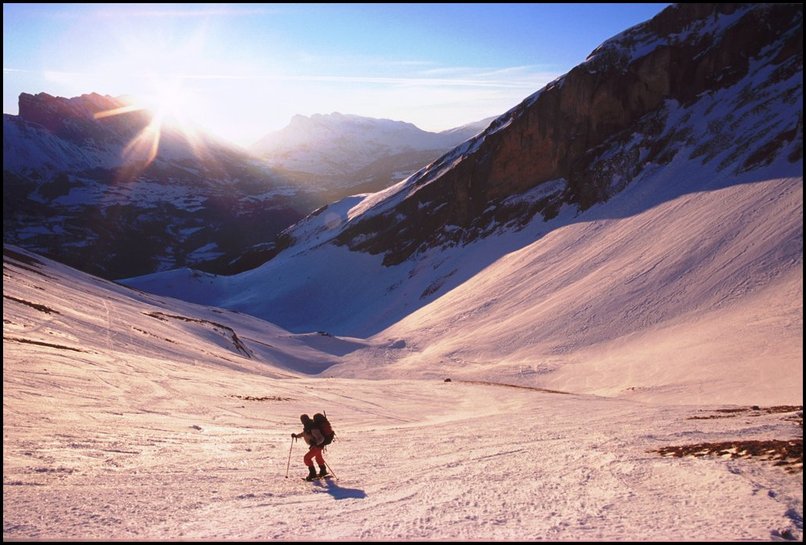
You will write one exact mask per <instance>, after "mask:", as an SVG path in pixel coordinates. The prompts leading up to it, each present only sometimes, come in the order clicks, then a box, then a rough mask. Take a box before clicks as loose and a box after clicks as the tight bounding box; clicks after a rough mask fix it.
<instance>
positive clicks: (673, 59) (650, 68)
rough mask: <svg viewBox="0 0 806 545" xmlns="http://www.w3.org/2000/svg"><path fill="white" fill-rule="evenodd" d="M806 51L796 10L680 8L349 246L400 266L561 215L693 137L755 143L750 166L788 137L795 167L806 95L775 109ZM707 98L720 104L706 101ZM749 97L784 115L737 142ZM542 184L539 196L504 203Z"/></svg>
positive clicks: (559, 87)
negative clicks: (450, 245)
mask: <svg viewBox="0 0 806 545" xmlns="http://www.w3.org/2000/svg"><path fill="white" fill-rule="evenodd" d="M802 48H803V11H802V6H800V5H797V4H774V5H736V4H695V5H689V4H682V5H675V6H671V7H669V8H668V9H666V10H664V11H663V12H662V13H660V14H659V15H658V16H656V17H655V18H653V19H652V20H650V21H648V22H646V23H643V24H641V25H638V26H635V27H633V28H631V29H629V30H627V31H626V32H624V33H622V34H620V35H618V36H616V37H615V38H613V39H611V40H609V41H607V42H605V43H604V44H602V45H601V46H600V47H599V48H597V49H596V50H595V51H594V52H593V53H592V54H591V55H590V56H589V58H588V59H587V60H586V62H584V63H583V64H581V65H579V66H577V67H576V68H574V69H573V70H571V71H570V72H569V73H568V74H566V75H565V76H563V77H561V78H559V79H558V80H556V81H554V82H553V83H551V84H549V85H547V86H546V87H545V88H544V89H542V90H541V91H539V92H537V93H536V94H534V95H533V96H531V97H529V98H528V99H526V100H525V101H524V102H523V103H521V104H519V105H518V106H517V107H515V108H513V109H512V110H511V111H509V112H507V113H506V114H504V115H503V116H501V117H500V118H498V119H497V120H496V121H494V122H493V123H492V125H491V126H490V127H489V128H488V129H487V130H486V131H485V132H484V133H482V134H481V135H479V136H477V137H476V138H475V139H473V140H472V141H470V142H468V143H466V144H465V145H463V146H460V147H459V148H457V149H455V150H454V151H452V152H450V153H448V154H446V155H445V156H443V157H442V158H440V159H439V160H438V161H437V162H436V163H434V164H433V165H431V166H430V167H429V168H427V169H424V170H422V171H420V172H419V173H417V174H416V175H414V176H413V177H412V178H410V179H409V180H408V181H407V182H405V183H404V184H401V185H400V187H399V188H398V193H397V198H396V199H391V200H386V201H383V202H379V203H378V205H377V206H376V207H375V208H374V210H372V211H368V212H369V213H367V214H364V215H363V216H362V217H360V218H357V219H356V220H355V221H354V222H352V224H351V225H350V226H349V227H348V228H347V229H345V230H344V231H343V232H342V233H341V235H340V236H339V238H338V240H339V242H341V243H342V244H347V245H349V246H350V247H351V248H353V249H356V250H363V251H369V252H371V253H384V255H385V260H384V262H385V263H386V264H394V263H399V262H401V261H403V260H405V259H406V258H408V257H409V256H411V255H412V254H413V253H414V252H415V251H417V249H418V248H424V247H427V246H432V245H435V244H440V243H444V242H446V241H451V240H453V241H454V242H457V241H461V240H464V241H467V240H471V239H473V238H475V237H478V236H481V235H483V234H484V233H485V231H488V230H489V229H490V228H491V225H492V224H494V223H499V224H500V223H502V222H503V223H506V222H516V223H517V222H521V223H523V222H525V221H528V219H529V218H531V217H532V215H534V214H536V213H541V214H542V215H543V216H544V217H545V218H550V217H552V216H553V215H554V214H556V211H557V209H558V208H559V207H560V206H562V205H565V204H572V205H575V206H577V207H578V208H579V209H583V210H584V209H586V208H588V207H590V206H591V205H593V204H595V203H597V202H602V201H604V200H607V199H608V198H609V197H610V196H611V195H612V194H613V193H614V192H616V191H620V190H621V189H623V188H624V187H625V186H626V185H627V184H629V183H630V181H631V180H632V179H633V178H634V177H635V176H636V175H638V173H639V172H640V171H641V170H642V169H644V168H645V167H646V166H647V165H663V164H667V163H668V162H669V161H671V160H672V159H673V158H674V157H675V155H676V153H677V152H678V151H679V150H680V149H682V148H683V147H685V146H690V145H697V146H698V150H697V151H696V152H695V154H693V155H696V154H699V156H701V157H702V160H703V161H708V160H713V159H715V158H716V157H717V156H719V155H721V154H723V152H728V151H729V150H733V155H734V159H735V158H736V157H738V156H739V155H741V154H742V153H744V152H746V151H747V150H748V148H750V147H755V148H756V149H755V150H754V153H753V154H751V156H750V157H747V158H746V159H745V160H744V164H743V166H740V169H742V168H743V169H749V168H752V167H753V166H754V164H760V163H765V162H770V161H771V160H772V159H773V158H774V157H775V156H776V154H777V153H778V152H779V150H780V149H783V148H786V147H787V146H789V145H790V144H791V145H793V146H794V149H793V151H791V152H790V153H791V154H792V157H791V160H792V161H795V160H797V159H799V158H800V157H801V156H802V133H803V129H802V102H801V107H800V110H799V112H800V113H799V114H798V115H797V118H796V119H789V120H788V121H787V120H786V119H783V118H782V117H781V116H779V115H777V110H776V107H777V106H776V105H780V104H790V105H791V104H795V103H797V101H798V99H799V97H802V68H803V57H802ZM728 91H729V92H728ZM717 95H719V96H721V97H722V98H721V99H719V100H724V99H725V97H729V99H730V100H731V101H732V102H733V103H734V106H735V113H733V114H728V115H724V114H723V113H722V112H715V109H716V107H717V105H718V103H719V100H717V99H716V98H715V97H717ZM708 99H710V100H711V102H712V104H711V106H710V110H708V111H705V109H707V108H705V107H704V106H703V107H702V108H700V109H699V110H698V108H697V107H695V103H697V104H704V102H705V101H707V100H708ZM800 100H801V101H802V98H800ZM751 104H752V105H753V107H754V108H755V109H754V110H753V111H752V112H749V111H748V113H751V114H753V115H756V116H759V113H760V112H759V108H760V109H762V110H763V109H765V108H766V109H768V110H770V112H773V111H774V112H775V115H773V114H772V113H771V114H770V115H769V116H766V119H765V116H764V115H763V113H762V115H760V116H759V119H758V122H757V123H756V124H755V126H754V127H752V133H751V134H744V135H743V136H739V137H738V138H736V137H735V136H734V135H736V134H737V130H736V129H737V128H738V127H739V124H740V123H741V121H742V118H741V116H739V115H737V113H738V112H739V111H741V110H742V108H746V109H747V108H749V107H750V105H751ZM681 109H689V111H690V112H695V111H700V110H701V111H702V116H703V117H706V118H708V119H710V120H711V124H710V125H709V126H708V127H707V128H705V129H703V127H702V126H701V123H700V122H701V121H702V120H701V119H696V118H692V113H689V116H688V117H687V118H685V119H680V120H676V119H673V118H674V115H675V112H677V111H679V110H681ZM698 115H699V114H698ZM738 134H740V135H742V134H743V132H742V131H738ZM636 135H640V137H636ZM698 139H700V141H697V140H698ZM724 163H725V168H727V165H728V164H730V165H733V162H732V161H728V160H727V158H725V159H724ZM731 168H734V167H732V166H731ZM558 182H559V183H558ZM540 186H545V187H544V190H537V191H536V194H537V198H534V199H531V200H530V202H529V203H528V204H525V203H524V202H523V201H522V200H519V201H518V203H517V205H513V204H512V203H511V202H507V200H508V199H509V200H510V201H511V197H512V196H514V195H518V194H522V193H525V192H530V191H535V190H536V188H539V187H540ZM457 227H458V229H457Z"/></svg>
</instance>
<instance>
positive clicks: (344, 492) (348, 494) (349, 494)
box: [318, 479, 367, 500]
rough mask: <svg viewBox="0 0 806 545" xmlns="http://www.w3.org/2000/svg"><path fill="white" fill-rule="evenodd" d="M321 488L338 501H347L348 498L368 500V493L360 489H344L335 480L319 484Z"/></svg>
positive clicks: (326, 480) (327, 480)
mask: <svg viewBox="0 0 806 545" xmlns="http://www.w3.org/2000/svg"><path fill="white" fill-rule="evenodd" d="M318 484H319V487H320V488H323V489H324V491H325V492H327V493H328V494H330V495H331V496H333V498H334V499H337V500H346V499H348V498H354V499H361V498H366V497H367V493H366V492H364V491H363V490H361V489H358V488H344V487H342V486H339V485H338V484H336V482H335V481H334V480H333V479H325V482H324V483H321V482H320V483H318Z"/></svg>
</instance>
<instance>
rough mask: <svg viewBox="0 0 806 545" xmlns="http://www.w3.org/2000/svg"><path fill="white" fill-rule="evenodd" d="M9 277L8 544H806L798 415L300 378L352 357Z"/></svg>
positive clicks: (262, 327)
mask: <svg viewBox="0 0 806 545" xmlns="http://www.w3.org/2000/svg"><path fill="white" fill-rule="evenodd" d="M3 275H4V278H3V296H4V301H3V303H4V304H3V337H4V339H3V538H4V540H64V539H67V540H78V541H81V540H169V541H174V540H213V541H215V540H232V541H241V540H252V539H254V540H282V541H289V540H312V541H321V540H345V541H353V540H359V541H378V540H384V541H386V540H511V541H523V540H552V541H555V540H556V541H590V540H612V541H625V540H645V539H647V538H649V537H651V538H652V539H657V540H670V541H676V540H682V541H687V540H706V541H723V540H724V541H733V540H768V539H802V530H803V528H802V520H803V473H802V454H801V458H800V459H798V457H797V455H796V454H795V453H794V450H793V449H794V448H796V445H797V442H798V440H799V441H800V445H801V452H802V427H801V426H802V424H800V422H802V414H803V413H802V407H793V406H788V407H780V406H779V407H769V406H761V407H758V408H753V407H751V406H750V405H749V404H747V403H742V404H739V405H733V406H724V405H718V404H702V405H680V406H674V407H669V406H667V405H663V404H656V403H653V402H651V401H650V400H645V401H643V402H635V401H627V400H620V399H613V398H603V397H597V396H589V395H578V394H573V393H562V392H556V391H545V390H536V389H530V388H514V387H507V386H501V385H495V384H482V383H475V384H474V383H467V382H461V381H456V380H454V381H452V382H443V381H442V380H416V379H414V378H413V377H411V378H405V377H404V378H398V379H393V380H366V379H346V378H331V379H323V378H310V377H305V376H304V375H302V374H300V373H298V372H297V371H296V370H299V371H305V372H316V371H317V370H319V369H322V368H324V367H326V366H327V365H329V364H330V363H332V362H333V361H335V360H336V359H337V357H338V356H341V355H344V354H346V353H348V352H350V350H354V349H355V348H357V347H358V343H357V342H356V341H355V340H351V339H341V338H336V337H330V336H327V335H319V334H313V335H294V334H289V333H288V332H286V331H283V330H282V329H280V328H278V327H276V326H273V325H271V324H269V323H265V322H261V321H259V320H256V319H254V318H250V317H248V316H245V315H241V314H236V313H232V312H229V311H222V310H220V309H215V308H210V307H201V306H196V305H191V304H187V303H181V302H178V301H175V300H171V299H166V298H159V297H154V296H150V295H146V294H143V293H138V292H134V291H130V290H128V289H125V288H122V287H120V286H115V285H114V284H111V283H109V282H106V281H102V280H97V279H93V278H91V277H88V276H86V275H85V274H83V273H79V272H78V271H75V270H71V269H69V268H67V267H64V266H61V265H57V264H55V263H53V262H50V261H48V260H45V259H43V258H40V257H37V256H34V255H32V254H28V253H26V252H24V251H22V250H19V249H17V248H11V247H6V248H5V251H4V267H3ZM322 410H324V411H326V412H327V414H328V416H329V417H330V419H331V421H332V422H333V423H334V426H335V428H336V430H337V438H336V441H335V442H334V443H333V445H331V446H330V447H328V451H327V453H326V460H327V462H328V465H329V466H330V468H331V471H332V472H333V473H334V474H335V475H336V477H337V478H336V479H333V480H330V481H327V482H320V483H307V482H304V481H303V480H302V479H301V477H302V475H304V474H305V473H306V471H305V469H304V467H303V464H302V455H303V453H304V452H305V449H304V448H303V447H302V445H301V444H300V443H299V442H297V443H292V440H291V437H290V434H291V433H292V432H297V431H299V428H300V424H299V420H298V416H299V414H301V413H308V414H311V413H314V412H316V411H322ZM683 448H689V449H691V448H693V449H694V450H696V451H697V452H700V453H701V457H691V456H685V457H682V458H678V457H676V456H674V455H673V454H672V453H674V452H676V451H679V450H681V449H683ZM748 450H753V451H755V452H759V453H761V455H760V456H756V457H754V458H747V451H748ZM660 451H662V452H668V453H669V454H667V455H666V456H664V455H662V453H661V452H660ZM776 464H777V465H776ZM781 464H783V465H781ZM311 513H318V515H317V520H318V521H319V524H317V525H312V524H311V522H310V521H311V519H310V516H311Z"/></svg>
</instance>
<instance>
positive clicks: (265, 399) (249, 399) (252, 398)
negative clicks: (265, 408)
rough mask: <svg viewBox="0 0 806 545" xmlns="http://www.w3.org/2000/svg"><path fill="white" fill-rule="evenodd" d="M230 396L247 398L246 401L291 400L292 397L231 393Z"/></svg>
mask: <svg viewBox="0 0 806 545" xmlns="http://www.w3.org/2000/svg"><path fill="white" fill-rule="evenodd" d="M229 397H234V398H236V399H243V400H246V401H291V398H290V397H280V396H263V397H256V396H239V395H231V396H229Z"/></svg>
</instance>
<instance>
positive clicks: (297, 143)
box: [250, 113, 493, 191]
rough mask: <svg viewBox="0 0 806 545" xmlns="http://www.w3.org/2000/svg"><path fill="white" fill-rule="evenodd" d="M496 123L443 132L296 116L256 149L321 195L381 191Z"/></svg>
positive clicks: (395, 123) (335, 115)
mask: <svg viewBox="0 0 806 545" xmlns="http://www.w3.org/2000/svg"><path fill="white" fill-rule="evenodd" d="M492 119H493V118H488V119H484V120H481V121H478V122H475V123H469V124H467V125H463V126H461V127H456V128H454V129H449V130H446V131H443V132H438V133H435V132H428V131H424V130H422V129H420V128H418V127H416V126H415V125H413V124H412V123H406V122H403V121H393V120H390V119H376V118H370V117H362V116H357V115H345V114H341V113H332V114H327V115H325V114H314V115H312V116H310V117H308V116H303V115H296V116H294V117H293V118H292V119H291V122H290V123H289V124H288V126H286V127H285V128H283V129H281V130H279V131H275V132H272V133H270V134H267V135H266V136H264V137H263V138H261V139H260V140H259V141H258V142H256V143H255V144H254V145H252V146H251V147H250V150H251V151H252V152H253V153H254V154H255V155H257V156H259V157H261V158H263V159H264V160H265V161H266V163H267V164H268V165H270V166H271V167H273V168H277V169H281V170H282V171H283V172H286V173H293V174H295V175H296V177H297V178H298V179H301V180H306V181H308V184H309V185H310V186H313V187H316V188H319V189H321V190H334V189H341V188H343V189H350V188H359V189H362V190H364V191H366V190H370V189H373V190H379V189H383V188H385V187H388V186H389V185H391V183H393V182H397V181H400V180H402V179H403V178H405V177H407V176H408V175H410V174H412V173H414V172H415V171H416V170H419V169H420V168H422V167H423V166H424V165H426V164H428V163H430V162H431V161H433V160H434V159H436V158H437V157H439V156H440V155H442V154H443V153H445V152H446V151H448V150H450V149H451V148H453V147H455V146H456V145H458V144H460V143H462V142H464V141H465V140H468V139H469V138H471V137H473V136H475V135H476V134H478V133H479V132H481V131H482V130H484V129H485V128H486V127H487V125H489V123H490V121H492Z"/></svg>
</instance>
